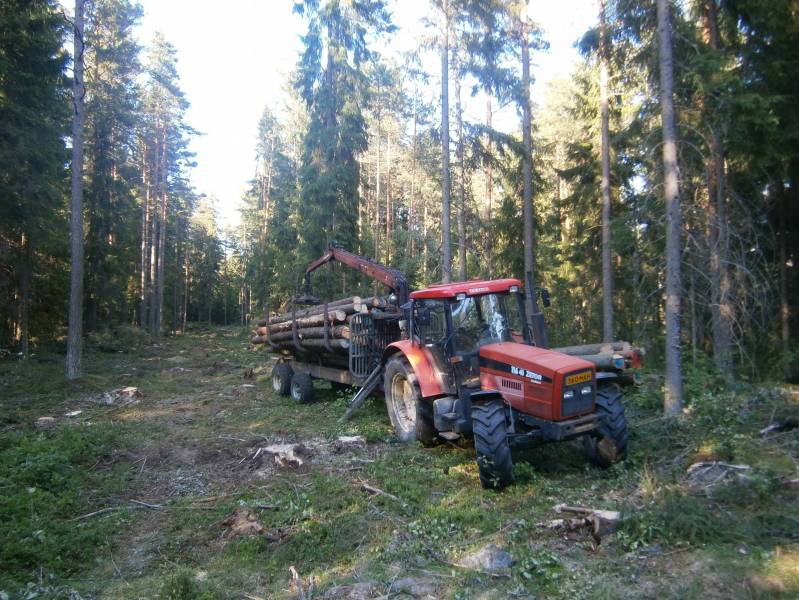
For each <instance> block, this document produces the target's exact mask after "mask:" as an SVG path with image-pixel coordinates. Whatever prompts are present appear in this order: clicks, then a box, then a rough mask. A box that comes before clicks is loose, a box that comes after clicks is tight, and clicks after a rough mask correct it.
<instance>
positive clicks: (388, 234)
mask: <svg viewBox="0 0 799 600" xmlns="http://www.w3.org/2000/svg"><path fill="white" fill-rule="evenodd" d="M393 214H394V207H393V205H392V203H391V131H387V132H386V264H387V265H390V264H391V244H392V242H393V240H392V235H391V234H392V233H393V227H394V223H393V219H392V216H393ZM342 289H344V288H342Z"/></svg>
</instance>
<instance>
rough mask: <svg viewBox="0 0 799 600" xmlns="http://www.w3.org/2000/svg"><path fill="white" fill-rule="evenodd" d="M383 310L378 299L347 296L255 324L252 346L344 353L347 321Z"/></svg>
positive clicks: (347, 327)
mask: <svg viewBox="0 0 799 600" xmlns="http://www.w3.org/2000/svg"><path fill="white" fill-rule="evenodd" d="M385 308H386V299H385V298H381V297H378V296H375V297H371V298H361V297H360V296H350V297H348V298H342V299H341V300H335V301H333V302H327V303H325V304H317V305H314V306H310V307H305V308H302V307H296V306H295V307H294V308H293V309H292V310H291V311H288V312H284V313H282V314H279V315H275V316H272V317H267V318H264V319H261V320H260V321H258V323H257V326H258V328H257V329H256V330H255V331H253V337H252V340H251V341H252V343H253V344H267V345H269V346H271V347H272V349H273V350H291V351H298V350H299V351H306V352H311V353H346V352H347V351H348V349H349V347H350V326H349V324H350V321H351V320H352V317H353V315H356V314H364V313H367V314H368V313H371V312H372V311H373V310H383V309H385Z"/></svg>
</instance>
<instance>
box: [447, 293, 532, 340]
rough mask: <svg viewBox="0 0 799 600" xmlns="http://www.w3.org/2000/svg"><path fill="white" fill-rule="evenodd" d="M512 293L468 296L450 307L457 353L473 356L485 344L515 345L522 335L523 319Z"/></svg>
mask: <svg viewBox="0 0 799 600" xmlns="http://www.w3.org/2000/svg"><path fill="white" fill-rule="evenodd" d="M516 296H517V295H516V294H515V293H504V294H486V295H484V296H468V297H466V298H464V299H463V300H458V301H456V302H454V303H453V304H452V330H453V340H454V345H455V351H456V352H472V351H474V350H475V349H477V348H479V347H480V346H484V345H485V344H495V343H497V342H512V341H514V338H513V335H512V333H515V334H516V335H521V333H522V330H523V329H522V328H523V325H522V323H523V321H522V315H521V312H520V310H519V302H518V300H517V297H516Z"/></svg>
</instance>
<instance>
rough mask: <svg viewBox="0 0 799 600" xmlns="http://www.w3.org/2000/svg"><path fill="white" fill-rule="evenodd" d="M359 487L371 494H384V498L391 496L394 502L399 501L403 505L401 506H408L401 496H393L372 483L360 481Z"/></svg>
mask: <svg viewBox="0 0 799 600" xmlns="http://www.w3.org/2000/svg"><path fill="white" fill-rule="evenodd" d="M361 489H363V490H364V491H366V492H369V493H370V494H373V495H375V496H385V497H386V498H391V499H392V500H394V501H395V502H399V503H400V504H401V505H402V506H403V508H404V507H407V506H408V505H407V504H406V503H405V501H403V500H402V498H399V497H397V496H395V495H394V494H389V493H388V492H384V491H383V490H381V489H380V488H376V487H374V486H372V485H369V484H368V483H364V482H361Z"/></svg>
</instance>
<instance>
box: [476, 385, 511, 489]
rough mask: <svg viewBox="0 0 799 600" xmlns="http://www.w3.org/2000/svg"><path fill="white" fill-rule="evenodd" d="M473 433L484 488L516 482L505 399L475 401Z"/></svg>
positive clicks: (500, 486) (497, 487) (503, 486)
mask: <svg viewBox="0 0 799 600" xmlns="http://www.w3.org/2000/svg"><path fill="white" fill-rule="evenodd" d="M472 433H473V434H474V449H475V450H476V451H477V468H478V470H479V473H480V483H481V484H482V486H483V488H485V489H487V490H501V489H503V488H505V487H507V486H509V485H510V484H511V483H513V482H514V477H513V459H512V458H511V454H510V446H508V428H507V424H506V423H505V403H504V402H503V401H502V398H496V399H495V400H491V401H488V402H474V403H473V404H472Z"/></svg>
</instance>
